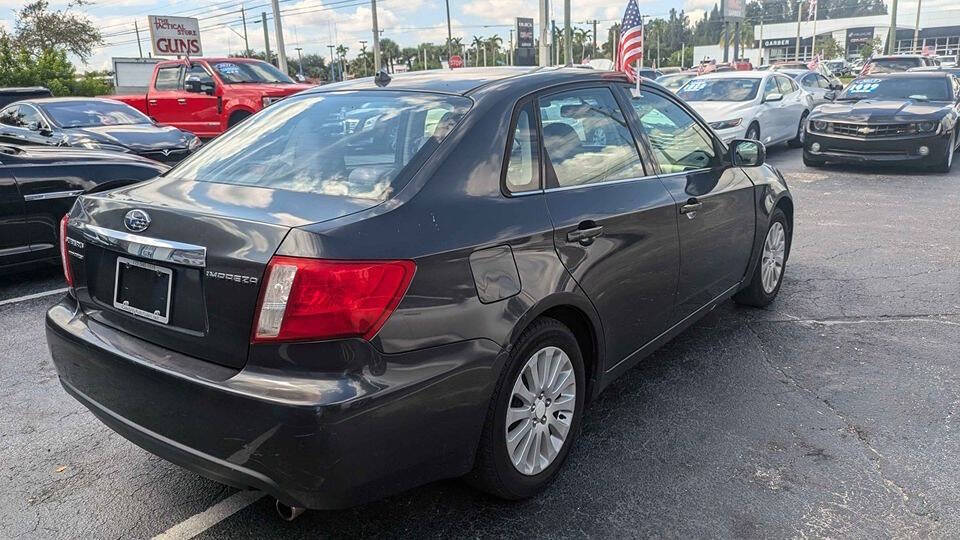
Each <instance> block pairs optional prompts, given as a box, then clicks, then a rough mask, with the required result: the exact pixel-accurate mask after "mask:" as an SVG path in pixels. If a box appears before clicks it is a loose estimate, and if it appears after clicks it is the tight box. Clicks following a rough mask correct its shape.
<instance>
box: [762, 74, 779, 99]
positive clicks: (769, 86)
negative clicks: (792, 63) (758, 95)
mask: <svg viewBox="0 0 960 540" xmlns="http://www.w3.org/2000/svg"><path fill="white" fill-rule="evenodd" d="M779 93H780V88H779V87H778V86H777V78H776V77H770V78H769V79H767V82H765V83H764V84H763V99H769V98H770V96H772V95H773V94H779Z"/></svg>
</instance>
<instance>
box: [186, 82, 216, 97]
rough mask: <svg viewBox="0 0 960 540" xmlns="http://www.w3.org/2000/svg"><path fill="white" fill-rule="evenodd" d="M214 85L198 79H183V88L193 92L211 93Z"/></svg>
mask: <svg viewBox="0 0 960 540" xmlns="http://www.w3.org/2000/svg"><path fill="white" fill-rule="evenodd" d="M215 88H216V87H215V86H214V84H213V83H212V82H210V81H201V80H199V79H187V80H185V81H183V89H184V90H186V91H187V92H191V93H194V94H207V95H208V96H212V95H213V91H214V89H215Z"/></svg>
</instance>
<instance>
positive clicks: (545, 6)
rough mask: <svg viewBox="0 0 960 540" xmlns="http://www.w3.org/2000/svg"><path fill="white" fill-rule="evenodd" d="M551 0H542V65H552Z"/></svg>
mask: <svg viewBox="0 0 960 540" xmlns="http://www.w3.org/2000/svg"><path fill="white" fill-rule="evenodd" d="M549 19H550V10H549V0H540V67H547V66H549V65H550V43H549V41H550V20H549Z"/></svg>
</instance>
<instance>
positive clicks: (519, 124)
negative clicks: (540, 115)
mask: <svg viewBox="0 0 960 540" xmlns="http://www.w3.org/2000/svg"><path fill="white" fill-rule="evenodd" d="M535 126H536V120H535V116H534V111H533V103H528V104H526V105H524V107H523V108H522V109H520V113H519V114H517V120H516V124H515V126H514V128H513V136H512V137H511V138H510V142H509V143H508V144H510V153H509V155H508V156H507V170H506V174H505V182H506V185H507V190H508V191H510V192H511V193H517V192H521V191H530V190H534V189H540V148H539V143H538V142H537V131H536V128H535Z"/></svg>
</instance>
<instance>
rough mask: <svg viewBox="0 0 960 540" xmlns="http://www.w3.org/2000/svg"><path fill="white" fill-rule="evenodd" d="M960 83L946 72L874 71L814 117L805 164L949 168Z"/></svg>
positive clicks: (953, 149) (861, 78) (954, 136)
mask: <svg viewBox="0 0 960 540" xmlns="http://www.w3.org/2000/svg"><path fill="white" fill-rule="evenodd" d="M958 96H960V85H958V83H957V81H956V79H955V78H954V77H953V76H952V75H950V74H948V73H944V72H932V73H915V72H913V73H911V72H908V73H889V74H885V75H868V76H866V77H860V78H857V79H855V80H854V81H853V82H851V83H850V84H849V85H848V86H847V88H846V90H844V91H843V93H841V94H840V95H839V96H838V97H837V99H836V101H835V102H834V103H831V104H827V105H821V106H820V107H817V109H816V110H814V111H813V113H811V115H810V122H809V124H808V126H809V127H808V130H807V140H806V144H805V145H804V150H803V162H804V164H806V165H808V166H811V167H816V166H821V165H823V164H825V163H827V162H846V163H864V162H870V163H915V164H918V165H924V166H927V167H930V168H932V169H934V170H937V171H941V172H947V171H949V170H950V168H951V167H952V166H953V154H954V152H955V151H956V148H957V119H958V107H960V105H958V101H957V98H958Z"/></svg>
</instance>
